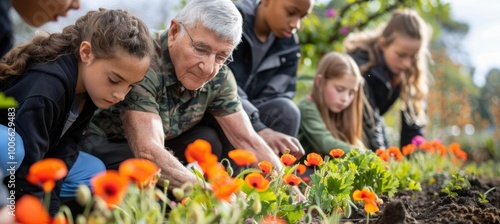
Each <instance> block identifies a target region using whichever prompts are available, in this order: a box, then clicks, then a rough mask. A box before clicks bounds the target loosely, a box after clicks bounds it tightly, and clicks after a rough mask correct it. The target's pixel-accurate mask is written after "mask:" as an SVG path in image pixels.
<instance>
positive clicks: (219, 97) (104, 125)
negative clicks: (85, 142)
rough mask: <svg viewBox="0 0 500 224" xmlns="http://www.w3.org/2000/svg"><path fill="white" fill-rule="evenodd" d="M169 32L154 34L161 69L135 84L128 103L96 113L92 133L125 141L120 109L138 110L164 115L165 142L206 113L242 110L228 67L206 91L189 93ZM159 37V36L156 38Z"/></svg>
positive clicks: (215, 114) (222, 70)
mask: <svg viewBox="0 0 500 224" xmlns="http://www.w3.org/2000/svg"><path fill="white" fill-rule="evenodd" d="M167 33H168V31H163V32H160V33H153V34H152V36H153V39H154V40H155V45H156V48H157V52H158V53H160V52H161V55H159V56H160V57H161V64H162V66H161V68H160V69H155V70H156V71H154V70H153V69H150V70H149V71H148V73H147V74H146V76H145V77H144V80H143V81H142V82H140V83H139V84H137V85H135V86H134V87H133V88H132V90H131V91H130V92H129V94H127V96H126V98H125V100H124V101H122V102H121V103H118V104H117V105H115V106H113V107H111V108H109V109H105V110H99V111H97V112H96V114H95V115H94V117H93V119H92V124H91V126H90V128H89V130H88V131H87V132H88V133H89V134H97V135H101V136H106V137H107V138H108V140H110V141H125V136H124V132H123V125H122V122H121V119H120V116H119V111H120V110H136V111H142V112H150V113H155V114H158V115H160V117H161V119H162V122H163V131H164V133H165V139H166V140H168V139H172V138H175V137H176V136H178V135H180V134H181V133H183V132H185V131H187V130H189V129H190V128H192V127H193V126H195V125H196V124H197V123H198V122H199V121H200V120H201V119H202V117H203V114H204V113H205V112H208V113H211V114H212V115H214V116H225V115H229V114H232V113H235V112H238V111H240V110H242V106H241V102H240V100H239V97H238V93H237V85H236V81H235V79H234V76H233V74H232V73H231V71H230V70H229V68H228V67H227V66H224V67H223V68H222V69H221V70H220V71H219V73H218V74H217V75H216V76H215V77H214V78H213V79H212V80H211V81H209V82H208V83H206V84H205V85H204V86H203V87H202V88H200V89H199V90H196V91H190V90H185V89H184V87H182V84H181V83H180V82H179V81H178V80H177V75H176V74H175V70H174V67H173V64H172V61H171V59H170V54H169V52H168V48H167V36H168V35H167ZM155 36H156V37H155Z"/></svg>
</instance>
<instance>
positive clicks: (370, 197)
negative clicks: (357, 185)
mask: <svg viewBox="0 0 500 224" xmlns="http://www.w3.org/2000/svg"><path fill="white" fill-rule="evenodd" d="M352 199H354V200H356V201H361V200H363V201H365V202H375V201H376V200H377V195H376V194H375V193H373V192H371V191H370V190H369V189H368V188H363V190H361V191H360V190H355V191H354V193H352Z"/></svg>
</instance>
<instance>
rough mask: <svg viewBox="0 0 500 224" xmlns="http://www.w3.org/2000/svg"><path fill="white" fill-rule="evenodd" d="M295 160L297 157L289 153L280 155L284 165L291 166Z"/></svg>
mask: <svg viewBox="0 0 500 224" xmlns="http://www.w3.org/2000/svg"><path fill="white" fill-rule="evenodd" d="M295 161H297V158H295V156H292V155H291V154H283V155H282V156H281V162H282V163H283V164H285V166H291V165H292V164H294V163H295Z"/></svg>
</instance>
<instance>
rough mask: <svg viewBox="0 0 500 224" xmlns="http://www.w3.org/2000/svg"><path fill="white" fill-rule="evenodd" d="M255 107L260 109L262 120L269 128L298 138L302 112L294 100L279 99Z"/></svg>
mask: <svg viewBox="0 0 500 224" xmlns="http://www.w3.org/2000/svg"><path fill="white" fill-rule="evenodd" d="M254 106H255V107H257V109H259V114H260V120H261V121H262V123H264V124H265V125H266V126H267V127H269V128H271V129H273V130H274V131H277V132H281V133H283V134H287V135H290V136H293V137H297V135H298V133H299V127H300V110H299V108H298V107H297V105H296V104H295V103H294V102H293V101H292V100H290V99H288V98H284V97H279V98H275V99H272V100H269V101H266V102H264V103H260V104H256V105H254Z"/></svg>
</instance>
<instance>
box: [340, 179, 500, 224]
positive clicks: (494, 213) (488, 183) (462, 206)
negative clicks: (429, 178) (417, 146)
mask: <svg viewBox="0 0 500 224" xmlns="http://www.w3.org/2000/svg"><path fill="white" fill-rule="evenodd" d="M469 182H470V185H471V186H470V188H464V189H462V190H457V191H455V192H456V193H457V194H458V195H457V196H455V197H451V196H449V195H448V194H446V193H442V192H441V189H440V188H441V185H442V183H439V182H437V183H435V184H432V185H423V186H422V191H398V193H397V194H396V195H395V197H393V198H392V199H390V200H388V201H386V202H385V203H384V204H383V205H381V206H380V209H381V212H379V213H378V214H377V215H376V216H373V217H371V218H370V223H391V224H392V223H500V177H495V178H471V179H469ZM492 187H495V190H492V191H490V192H489V193H487V194H486V199H487V200H488V202H480V200H479V198H480V197H481V194H484V193H485V192H486V191H488V190H490V189H491V188H492ZM365 214H366V213H364V211H363V210H362V209H360V210H359V211H355V213H354V214H353V215H352V216H351V220H349V221H348V220H347V219H345V220H344V221H345V222H344V223H347V222H352V223H366V219H365Z"/></svg>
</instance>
